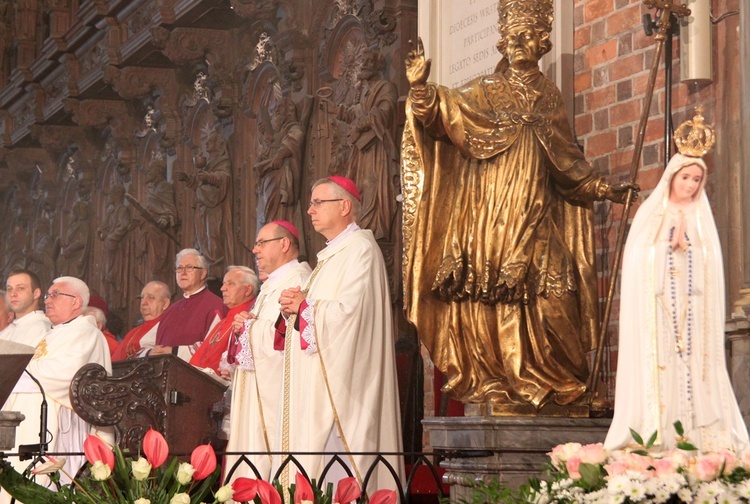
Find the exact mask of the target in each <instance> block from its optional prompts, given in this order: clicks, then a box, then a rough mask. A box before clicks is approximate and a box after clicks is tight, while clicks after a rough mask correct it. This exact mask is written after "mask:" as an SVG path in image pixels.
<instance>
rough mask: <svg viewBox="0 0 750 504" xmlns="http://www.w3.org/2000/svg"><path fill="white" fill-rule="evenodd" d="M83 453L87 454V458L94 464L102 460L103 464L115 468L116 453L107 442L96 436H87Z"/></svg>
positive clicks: (111, 468)
mask: <svg viewBox="0 0 750 504" xmlns="http://www.w3.org/2000/svg"><path fill="white" fill-rule="evenodd" d="M83 453H84V454H85V455H86V460H88V461H89V463H90V464H92V465H93V464H95V463H96V462H97V461H99V460H101V461H102V463H103V464H107V465H108V466H109V469H110V470H113V469H114V468H115V453H114V452H113V451H112V448H110V447H109V445H107V443H105V442H104V441H102V440H101V439H99V438H98V437H96V436H89V437H87V438H86V441H84V442H83Z"/></svg>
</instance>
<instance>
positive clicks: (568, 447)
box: [547, 443, 581, 469]
mask: <svg viewBox="0 0 750 504" xmlns="http://www.w3.org/2000/svg"><path fill="white" fill-rule="evenodd" d="M580 451H581V443H565V444H561V445H557V446H555V447H554V448H552V451H551V452H550V453H548V454H547V455H549V456H550V458H551V459H552V465H554V466H555V467H557V468H560V469H561V468H562V467H564V466H565V462H567V461H568V460H569V459H570V458H571V457H578V456H579V452H580Z"/></svg>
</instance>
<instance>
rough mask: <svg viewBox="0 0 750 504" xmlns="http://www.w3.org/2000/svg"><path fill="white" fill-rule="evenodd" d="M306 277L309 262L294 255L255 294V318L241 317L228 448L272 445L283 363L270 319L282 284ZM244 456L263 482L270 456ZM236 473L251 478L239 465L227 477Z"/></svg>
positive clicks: (263, 449)
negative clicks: (242, 322)
mask: <svg viewBox="0 0 750 504" xmlns="http://www.w3.org/2000/svg"><path fill="white" fill-rule="evenodd" d="M309 276H310V266H309V265H308V264H307V263H306V262H302V263H300V262H298V261H297V260H294V261H292V262H289V263H287V264H285V265H283V266H281V267H279V268H278V269H277V270H276V271H274V272H272V273H271V275H269V277H268V279H267V280H266V281H265V282H263V285H262V286H261V288H260V292H259V293H258V299H257V300H256V302H255V305H254V306H253V309H252V310H251V311H250V313H251V314H252V315H254V316H255V317H256V318H255V319H249V320H248V321H247V322H246V324H245V330H244V331H243V332H242V334H241V335H240V342H241V345H242V347H241V350H240V352H239V354H238V355H237V360H238V364H237V367H236V368H235V370H234V374H233V378H232V401H231V413H230V421H229V440H228V443H227V451H230V452H246V453H247V452H269V451H272V450H273V447H274V443H275V442H276V432H277V429H278V418H279V404H280V401H281V376H282V371H283V366H284V354H283V352H282V351H279V350H275V349H274V335H275V333H276V329H275V324H276V321H277V320H278V318H279V314H280V310H279V308H280V306H279V296H280V295H281V291H283V290H284V289H289V288H292V287H298V286H303V285H304V284H305V282H306V281H307V278H308V277H309ZM259 396H260V397H259ZM261 412H262V417H261ZM266 442H268V444H266ZM238 458H239V457H237V456H227V457H226V462H225V467H226V468H227V469H229V468H230V467H231V466H232V465H233V464H234V463H235V462H236V461H237V459H238ZM248 458H249V459H250V460H251V461H252V463H253V464H254V465H255V466H256V468H257V469H258V471H259V472H260V475H261V477H262V478H263V479H265V480H267V481H268V479H269V477H270V472H271V460H270V458H269V456H268V455H266V454H263V455H249V456H248ZM240 476H243V477H250V478H255V477H256V476H255V474H254V473H253V472H252V471H251V470H250V468H249V467H248V466H247V465H244V464H243V465H241V466H240V467H239V468H238V469H237V471H235V472H234V474H233V476H232V479H235V478H237V477H240Z"/></svg>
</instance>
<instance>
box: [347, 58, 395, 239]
mask: <svg viewBox="0 0 750 504" xmlns="http://www.w3.org/2000/svg"><path fill="white" fill-rule="evenodd" d="M357 61H358V64H359V68H358V71H357V73H356V79H355V83H354V86H355V89H356V92H355V97H354V105H352V106H340V107H339V114H338V117H339V118H340V119H342V120H344V121H345V122H346V123H347V125H348V131H347V137H346V138H347V143H348V144H349V146H350V151H349V152H350V154H349V159H348V160H347V162H346V167H345V170H343V172H344V174H345V175H346V177H348V178H350V179H352V180H354V181H355V182H356V183H357V187H358V188H359V190H360V192H361V194H362V211H361V213H360V216H359V218H358V220H357V222H358V224H359V225H360V226H361V227H363V228H367V229H370V230H372V232H373V234H374V235H375V239H376V240H379V241H388V240H389V238H390V235H391V228H392V226H393V217H394V215H395V213H396V187H395V178H396V177H397V174H398V150H397V147H396V143H395V141H394V125H395V119H396V110H397V103H398V90H397V89H396V86H395V85H394V84H393V83H392V82H390V81H388V80H386V79H384V78H382V77H381V75H380V69H381V68H382V66H383V57H382V55H381V54H380V52H378V51H377V49H375V48H371V47H366V46H361V49H360V51H359V58H358V59H357Z"/></svg>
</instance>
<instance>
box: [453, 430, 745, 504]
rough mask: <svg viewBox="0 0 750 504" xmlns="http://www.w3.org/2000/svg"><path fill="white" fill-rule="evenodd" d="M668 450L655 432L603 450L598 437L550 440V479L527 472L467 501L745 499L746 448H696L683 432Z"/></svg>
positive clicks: (699, 503)
mask: <svg viewBox="0 0 750 504" xmlns="http://www.w3.org/2000/svg"><path fill="white" fill-rule="evenodd" d="M674 426H675V429H676V431H677V433H678V435H679V438H678V439H680V442H679V443H678V444H677V447H676V448H675V449H673V450H669V451H662V452H655V451H654V450H653V444H654V442H655V440H656V434H655V433H654V434H653V435H652V436H651V437H650V438H649V439H648V440H647V441H646V442H644V441H643V438H642V437H641V436H640V435H639V434H638V433H636V432H634V431H631V434H632V435H633V439H634V440H635V441H636V443H638V444H639V446H638V447H637V448H635V449H632V450H615V451H608V450H605V449H604V447H603V445H602V444H601V443H596V444H588V445H581V444H580V443H566V444H561V445H558V446H555V447H554V448H553V449H552V451H551V452H550V453H549V454H548V455H549V457H550V463H549V465H548V475H549V479H548V480H545V481H541V480H539V479H538V478H532V479H530V480H529V482H528V483H527V484H525V485H522V486H521V487H520V488H518V489H515V490H514V489H509V488H507V487H503V486H502V485H499V484H496V483H493V484H488V485H479V486H477V487H476V488H475V489H474V490H473V494H472V496H471V498H470V499H469V501H468V502H471V503H472V504H473V503H479V502H481V503H487V502H495V503H508V504H510V503H513V504H518V503H534V504H551V503H560V504H563V503H565V504H569V503H570V504H572V503H591V504H630V503H655V504H714V503H715V504H736V503H750V451H746V452H743V453H739V454H737V453H734V452H731V451H720V452H708V453H699V452H698V450H697V449H696V447H695V446H693V445H692V444H691V443H690V442H689V441H688V440H687V439H685V438H684V437H683V429H682V425H681V424H680V422H675V425H674Z"/></svg>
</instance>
